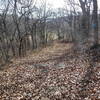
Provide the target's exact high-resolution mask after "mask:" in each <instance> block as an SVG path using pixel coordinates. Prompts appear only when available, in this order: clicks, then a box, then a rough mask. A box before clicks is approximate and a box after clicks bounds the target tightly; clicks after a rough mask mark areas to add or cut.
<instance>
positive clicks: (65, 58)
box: [0, 43, 100, 100]
mask: <svg viewBox="0 0 100 100" xmlns="http://www.w3.org/2000/svg"><path fill="white" fill-rule="evenodd" d="M70 45H71V44H63V43H55V44H54V46H52V47H47V48H44V49H43V50H41V51H40V52H38V53H35V54H33V55H31V56H29V57H26V58H23V59H20V60H16V61H15V62H14V63H13V64H12V65H10V66H11V67H10V68H8V69H5V70H3V71H0V100H100V64H99V63H96V64H95V67H92V68H91V63H90V59H89V58H90V57H89V56H88V54H87V53H85V52H84V53H83V52H80V51H78V52H77V53H76V52H75V51H69V50H68V48H69V46H70Z"/></svg>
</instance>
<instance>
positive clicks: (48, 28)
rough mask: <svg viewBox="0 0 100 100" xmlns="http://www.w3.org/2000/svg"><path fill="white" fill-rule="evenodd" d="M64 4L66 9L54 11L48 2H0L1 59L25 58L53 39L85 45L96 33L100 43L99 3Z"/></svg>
mask: <svg viewBox="0 0 100 100" xmlns="http://www.w3.org/2000/svg"><path fill="white" fill-rule="evenodd" d="M65 1H66V7H65V8H59V9H56V10H53V9H52V8H51V6H49V5H48V3H47V0H41V1H40V0H0V3H1V6H0V59H2V61H3V62H9V60H10V59H11V58H13V57H15V56H20V57H22V56H25V55H26V53H27V51H28V50H33V49H36V48H38V47H41V46H42V47H44V46H46V44H47V43H48V40H49V39H48V37H52V36H56V38H58V39H59V40H60V39H63V40H66V41H68V42H71V41H73V42H76V41H78V42H84V41H85V40H88V39H89V38H90V34H91V33H94V37H93V38H94V44H98V41H99V39H98V29H99V27H98V25H99V24H98V2H97V0H65ZM92 29H93V32H92V31H91V30H92ZM51 34H52V36H50V35H51Z"/></svg>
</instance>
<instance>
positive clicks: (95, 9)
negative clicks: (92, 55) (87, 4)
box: [93, 0, 98, 44]
mask: <svg viewBox="0 0 100 100" xmlns="http://www.w3.org/2000/svg"><path fill="white" fill-rule="evenodd" d="M93 30H94V44H98V3H97V0H93Z"/></svg>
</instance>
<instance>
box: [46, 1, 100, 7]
mask: <svg viewBox="0 0 100 100" xmlns="http://www.w3.org/2000/svg"><path fill="white" fill-rule="evenodd" d="M47 2H49V3H50V4H51V5H52V6H53V8H62V7H63V6H64V5H65V3H64V0H47ZM98 7H99V9H100V0H98Z"/></svg>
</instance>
